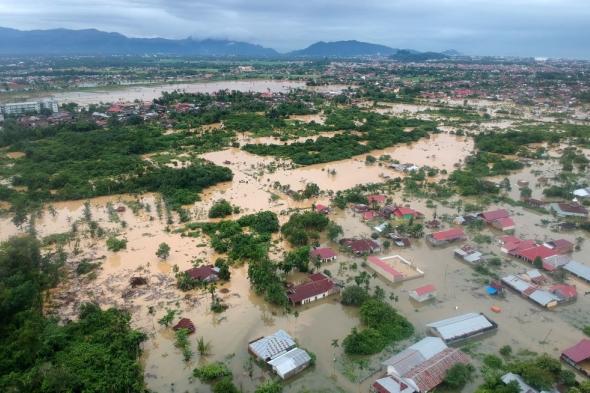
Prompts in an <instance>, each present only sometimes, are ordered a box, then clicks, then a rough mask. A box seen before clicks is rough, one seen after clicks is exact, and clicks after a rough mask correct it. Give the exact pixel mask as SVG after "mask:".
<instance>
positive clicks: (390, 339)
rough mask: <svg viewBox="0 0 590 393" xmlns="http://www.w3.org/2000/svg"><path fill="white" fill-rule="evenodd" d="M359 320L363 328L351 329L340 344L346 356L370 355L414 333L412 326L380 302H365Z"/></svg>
mask: <svg viewBox="0 0 590 393" xmlns="http://www.w3.org/2000/svg"><path fill="white" fill-rule="evenodd" d="M360 318H361V322H362V323H363V326H364V328H363V329H361V330H358V329H357V328H353V330H352V332H351V333H350V334H349V335H348V336H346V338H345V339H344V341H343V342H342V344H343V347H344V352H345V353H346V354H348V355H372V354H375V353H378V352H381V351H382V350H383V349H385V347H387V346H388V345H391V344H393V343H394V342H396V341H401V340H404V339H407V338H409V337H410V336H411V335H412V334H413V333H414V327H413V326H412V324H410V322H408V321H407V320H406V319H405V318H404V317H403V316H401V315H400V314H399V313H398V312H397V311H396V310H395V309H394V308H393V307H391V306H390V305H389V304H387V303H385V302H384V301H382V300H377V299H373V298H371V299H368V300H366V301H365V302H364V303H363V304H362V305H361V307H360Z"/></svg>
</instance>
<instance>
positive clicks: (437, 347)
mask: <svg viewBox="0 0 590 393" xmlns="http://www.w3.org/2000/svg"><path fill="white" fill-rule="evenodd" d="M447 348H448V347H447V344H445V342H444V341H443V340H442V339H440V338H439V337H426V338H423V339H422V340H420V341H418V342H417V343H415V344H413V345H411V346H409V347H408V348H406V349H405V350H403V351H402V352H400V353H398V354H397V355H394V356H392V357H390V358H389V359H387V360H385V361H384V362H383V363H382V364H383V365H384V366H386V367H387V369H388V372H389V371H394V370H395V373H397V375H398V376H403V375H404V374H406V373H407V372H409V371H410V370H412V369H413V368H414V367H416V366H419V365H420V364H422V363H424V362H425V361H426V360H428V359H430V358H432V357H434V356H436V355H437V354H439V353H440V352H442V351H444V350H445V349H447Z"/></svg>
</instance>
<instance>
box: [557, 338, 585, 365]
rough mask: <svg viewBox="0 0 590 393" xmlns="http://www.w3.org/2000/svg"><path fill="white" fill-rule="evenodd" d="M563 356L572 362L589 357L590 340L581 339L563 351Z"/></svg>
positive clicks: (578, 361)
mask: <svg viewBox="0 0 590 393" xmlns="http://www.w3.org/2000/svg"><path fill="white" fill-rule="evenodd" d="M562 355H563V356H565V357H567V358H568V359H571V360H572V361H573V362H574V363H580V362H582V361H584V360H586V359H588V358H590V340H588V339H586V338H585V339H583V340H581V341H580V342H579V343H577V344H576V345H574V346H573V347H570V348H568V349H566V350H565V351H563V353H562Z"/></svg>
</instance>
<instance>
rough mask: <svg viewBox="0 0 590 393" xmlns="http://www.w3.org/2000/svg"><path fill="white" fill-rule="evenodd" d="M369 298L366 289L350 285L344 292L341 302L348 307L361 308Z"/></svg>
mask: <svg viewBox="0 0 590 393" xmlns="http://www.w3.org/2000/svg"><path fill="white" fill-rule="evenodd" d="M368 298H369V293H368V292H367V290H366V289H365V288H362V287H360V286H358V285H349V286H347V287H346V288H344V289H343V290H342V296H341V298H340V302H341V303H342V304H344V305H346V306H360V305H362V304H363V303H364V302H365V301H366V300H367V299H368Z"/></svg>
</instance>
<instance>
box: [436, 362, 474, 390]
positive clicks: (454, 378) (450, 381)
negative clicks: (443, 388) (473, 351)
mask: <svg viewBox="0 0 590 393" xmlns="http://www.w3.org/2000/svg"><path fill="white" fill-rule="evenodd" d="M474 371H475V368H474V367H473V366H472V365H471V364H463V363H457V364H455V365H454V366H453V367H451V368H450V369H448V370H447V373H446V375H445V378H444V382H445V384H446V385H447V386H449V387H450V388H453V389H456V390H460V389H462V388H463V386H465V384H467V382H470V381H471V380H472V379H473V372H474Z"/></svg>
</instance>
